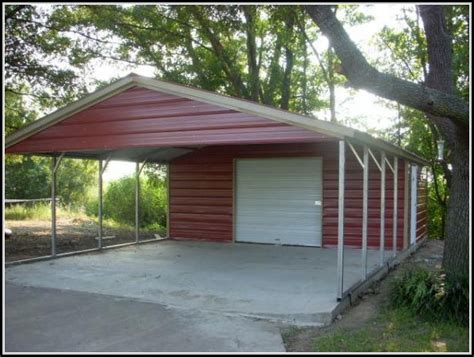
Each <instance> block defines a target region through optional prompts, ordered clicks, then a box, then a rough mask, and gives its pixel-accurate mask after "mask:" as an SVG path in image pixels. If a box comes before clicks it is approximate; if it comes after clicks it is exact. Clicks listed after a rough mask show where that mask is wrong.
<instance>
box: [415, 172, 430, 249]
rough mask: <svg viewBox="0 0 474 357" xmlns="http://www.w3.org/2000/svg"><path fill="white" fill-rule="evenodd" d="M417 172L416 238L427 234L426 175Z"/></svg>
mask: <svg viewBox="0 0 474 357" xmlns="http://www.w3.org/2000/svg"><path fill="white" fill-rule="evenodd" d="M420 171H421V170H419V171H418V172H419V173H418V182H417V186H418V187H417V206H416V240H419V239H421V238H423V237H425V236H426V235H427V234H428V196H427V187H426V185H427V181H426V176H425V175H423V174H422V172H420Z"/></svg>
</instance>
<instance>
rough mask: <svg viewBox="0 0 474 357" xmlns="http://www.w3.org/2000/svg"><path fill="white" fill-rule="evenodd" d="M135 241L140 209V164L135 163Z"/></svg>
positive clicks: (136, 240)
mask: <svg viewBox="0 0 474 357" xmlns="http://www.w3.org/2000/svg"><path fill="white" fill-rule="evenodd" d="M135 180H136V181H135V243H138V240H139V234H140V228H139V225H140V222H139V209H140V164H139V163H138V162H137V163H136V164H135Z"/></svg>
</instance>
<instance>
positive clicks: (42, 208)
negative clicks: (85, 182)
mask: <svg viewBox="0 0 474 357" xmlns="http://www.w3.org/2000/svg"><path fill="white" fill-rule="evenodd" d="M56 217H57V218H77V219H88V217H87V216H86V215H85V214H84V212H82V211H80V210H78V209H71V208H65V207H62V206H60V205H58V206H57V207H56ZM50 219H51V206H50V204H49V203H35V204H14V205H11V206H8V207H6V208H5V220H11V221H24V220H37V221H42V220H50Z"/></svg>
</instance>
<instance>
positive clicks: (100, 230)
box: [97, 160, 103, 249]
mask: <svg viewBox="0 0 474 357" xmlns="http://www.w3.org/2000/svg"><path fill="white" fill-rule="evenodd" d="M102 171H103V170H102V160H99V217H98V218H99V239H98V240H97V244H98V246H97V247H98V248H99V249H102V232H103V230H102V211H103V200H102Z"/></svg>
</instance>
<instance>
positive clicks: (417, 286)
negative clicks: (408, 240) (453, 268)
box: [391, 267, 469, 325]
mask: <svg viewBox="0 0 474 357" xmlns="http://www.w3.org/2000/svg"><path fill="white" fill-rule="evenodd" d="M391 298H392V304H393V305H394V306H395V307H407V308H409V309H410V310H412V311H413V312H415V313H416V314H418V315H420V316H423V317H426V318H429V319H434V320H442V321H456V322H457V323H459V324H461V325H466V324H467V323H468V318H469V281H468V279H467V278H456V279H446V274H444V273H443V272H440V271H436V272H432V271H429V270H428V269H426V268H423V267H415V268H414V267H412V268H408V269H407V270H406V271H404V272H403V274H402V275H401V276H400V277H398V278H396V279H395V280H394V282H393V285H392V295H391Z"/></svg>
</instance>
